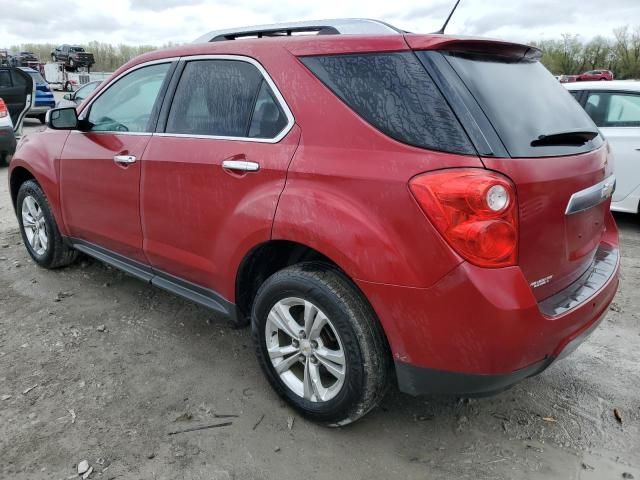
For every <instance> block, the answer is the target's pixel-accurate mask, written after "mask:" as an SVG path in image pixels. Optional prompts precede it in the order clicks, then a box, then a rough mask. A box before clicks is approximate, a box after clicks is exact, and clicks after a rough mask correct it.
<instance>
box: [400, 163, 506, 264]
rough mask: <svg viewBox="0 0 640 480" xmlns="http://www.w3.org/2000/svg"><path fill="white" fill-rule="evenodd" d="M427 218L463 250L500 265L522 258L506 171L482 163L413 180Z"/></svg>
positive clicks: (475, 260)
mask: <svg viewBox="0 0 640 480" xmlns="http://www.w3.org/2000/svg"><path fill="white" fill-rule="evenodd" d="M409 188H410V189H411V193H413V196H414V197H415V198H416V200H417V201H418V204H419V205H420V207H421V208H422V210H423V211H424V212H425V214H426V215H427V217H428V218H429V220H431V222H432V223H433V225H434V226H435V227H436V228H437V229H438V231H439V232H440V234H441V235H442V236H443V237H444V238H445V240H446V241H447V242H448V243H449V244H450V245H451V246H452V247H453V249H454V250H455V251H456V252H458V254H459V255H460V256H462V257H463V258H464V259H466V260H468V261H469V262H471V263H473V264H474V265H478V266H481V267H489V268H497V267H507V266H512V265H515V264H516V262H517V258H518V218H517V202H516V193H515V188H514V186H513V184H512V183H511V181H510V180H509V179H507V178H506V177H504V176H502V175H499V174H497V173H494V172H489V171H487V170H482V169H462V168H461V169H454V170H443V171H439V172H434V173H426V174H423V175H418V176H417V177H414V178H413V179H411V181H410V182H409Z"/></svg>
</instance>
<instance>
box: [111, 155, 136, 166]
mask: <svg viewBox="0 0 640 480" xmlns="http://www.w3.org/2000/svg"><path fill="white" fill-rule="evenodd" d="M136 160H137V158H136V157H135V155H114V157H113V161H114V162H116V163H117V164H119V165H131V164H132V163H136Z"/></svg>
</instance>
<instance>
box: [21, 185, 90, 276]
mask: <svg viewBox="0 0 640 480" xmlns="http://www.w3.org/2000/svg"><path fill="white" fill-rule="evenodd" d="M29 196H30V197H33V199H35V201H36V202H37V204H38V206H39V208H40V210H41V211H42V218H43V219H44V227H45V231H46V235H47V238H48V245H47V248H46V249H45V251H44V252H42V253H40V254H39V253H37V252H36V251H35V250H34V248H33V247H32V246H31V244H30V243H29V240H28V238H27V234H26V231H25V226H24V224H23V221H22V206H23V203H24V200H25V198H27V197H29ZM16 214H17V216H18V223H19V225H20V233H21V235H22V241H23V243H24V244H25V246H26V247H27V251H28V252H29V255H31V258H33V260H34V261H35V262H36V263H37V264H38V265H40V266H41V267H44V268H49V269H52V268H59V267H64V266H67V265H69V264H71V263H73V261H74V260H75V259H76V257H77V256H78V252H77V251H76V250H74V249H72V248H70V247H69V246H67V244H65V242H64V240H63V239H62V236H61V235H60V231H59V230H58V226H57V225H56V221H55V218H54V217H53V214H52V213H51V207H50V206H49V201H48V200H47V197H46V195H45V194H44V192H43V191H42V189H41V188H40V185H38V184H37V183H36V182H35V181H34V180H27V181H26V182H24V183H23V184H22V185H20V189H19V190H18V199H17V211H16Z"/></svg>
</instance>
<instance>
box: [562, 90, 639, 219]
mask: <svg viewBox="0 0 640 480" xmlns="http://www.w3.org/2000/svg"><path fill="white" fill-rule="evenodd" d="M566 87H567V89H569V91H570V92H571V94H572V95H573V96H574V97H575V98H576V100H578V102H579V103H580V105H582V106H583V107H584V109H585V110H586V112H587V113H588V114H589V116H590V117H591V118H592V119H593V121H594V122H595V124H596V125H597V126H598V127H599V128H600V131H601V132H602V133H603V135H604V136H605V137H606V138H607V140H608V141H609V143H610V145H611V149H612V151H613V154H614V157H615V171H616V179H617V184H616V191H615V193H614V194H613V202H612V203H611V209H612V210H615V211H617V212H630V213H639V208H640V82H636V81H627V80H625V81H620V80H614V81H612V82H606V83H604V82H599V81H598V82H584V83H583V82H581V83H573V84H570V85H566Z"/></svg>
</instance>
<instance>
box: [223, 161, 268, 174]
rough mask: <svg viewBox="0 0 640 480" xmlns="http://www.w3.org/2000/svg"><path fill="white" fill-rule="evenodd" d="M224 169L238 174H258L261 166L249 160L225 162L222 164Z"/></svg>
mask: <svg viewBox="0 0 640 480" xmlns="http://www.w3.org/2000/svg"><path fill="white" fill-rule="evenodd" d="M222 168H225V169H227V170H234V171H238V172H257V171H258V170H260V164H259V163H257V162H249V161H248V160H225V161H224V162H222Z"/></svg>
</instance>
